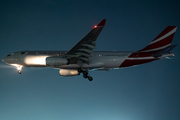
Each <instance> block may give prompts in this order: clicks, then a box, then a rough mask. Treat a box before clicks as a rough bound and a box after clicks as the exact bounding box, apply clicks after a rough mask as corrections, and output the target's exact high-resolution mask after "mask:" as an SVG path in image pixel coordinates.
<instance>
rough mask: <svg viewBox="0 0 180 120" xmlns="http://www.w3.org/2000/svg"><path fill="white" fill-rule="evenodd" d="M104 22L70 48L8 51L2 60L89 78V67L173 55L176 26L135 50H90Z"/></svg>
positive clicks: (102, 67) (130, 63)
mask: <svg viewBox="0 0 180 120" xmlns="http://www.w3.org/2000/svg"><path fill="white" fill-rule="evenodd" d="M105 23H106V19H103V20H102V21H101V22H100V23H99V24H98V25H95V26H94V27H93V29H92V30H91V31H90V32H89V33H88V34H87V35H86V36H85V37H84V38H83V39H82V40H80V41H79V42H78V43H77V44H76V45H75V46H74V47H73V48H72V49H70V50H69V51H19V52H13V53H11V54H8V55H7V56H6V57H5V58H3V59H2V61H3V62H5V63H6V64H9V65H12V66H16V67H17V70H18V73H19V74H21V73H22V68H23V67H48V68H58V69H59V74H60V76H64V77H65V76H76V75H80V74H81V73H82V74H83V77H84V78H88V80H89V81H92V80H93V78H92V77H91V76H90V75H89V71H90V70H93V71H98V70H99V71H100V70H105V71H109V70H112V69H119V68H125V67H130V66H136V65H140V64H143V63H148V62H152V61H155V60H159V59H161V58H170V57H173V56H174V54H173V53H171V50H172V49H173V48H174V47H175V46H176V45H171V42H172V39H173V37H174V34H175V32H176V29H177V26H168V27H166V28H165V29H164V30H163V31H162V32H161V33H160V34H159V35H158V36H157V37H156V38H155V39H154V40H153V41H152V42H150V44H148V45H147V46H146V47H145V48H143V49H140V50H138V51H135V52H131V51H127V52H124V51H123V52H122V51H93V49H94V48H95V47H96V43H95V42H96V39H97V37H98V36H99V34H100V32H101V31H102V29H103V28H104V26H105Z"/></svg>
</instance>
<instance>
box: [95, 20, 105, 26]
mask: <svg viewBox="0 0 180 120" xmlns="http://www.w3.org/2000/svg"><path fill="white" fill-rule="evenodd" d="M105 23H106V19H103V20H102V21H101V22H100V23H99V24H98V25H97V26H104V25H105Z"/></svg>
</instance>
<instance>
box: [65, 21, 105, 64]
mask: <svg viewBox="0 0 180 120" xmlns="http://www.w3.org/2000/svg"><path fill="white" fill-rule="evenodd" d="M105 22H106V19H103V20H102V21H101V22H100V23H99V24H98V25H97V26H94V27H93V29H92V30H91V31H90V32H89V33H88V34H87V35H86V36H85V37H84V38H83V39H82V40H80V41H79V42H78V43H77V44H76V45H75V46H74V47H73V48H72V49H71V50H70V51H68V52H67V53H66V54H65V56H66V57H67V58H69V59H73V58H75V59H78V60H83V61H84V62H89V57H90V55H91V53H92V50H93V49H94V48H95V46H96V44H95V41H96V39H97V37H98V36H99V34H100V32H101V31H102V29H103V27H104V25H105Z"/></svg>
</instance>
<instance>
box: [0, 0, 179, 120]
mask: <svg viewBox="0 0 180 120" xmlns="http://www.w3.org/2000/svg"><path fill="white" fill-rule="evenodd" d="M179 4H180V2H178V0H151V1H144V0H142V1H138V0H136V1H135V0H124V1H121V0H116V1H114V0H108V1H106V0H87V1H86V0H61V1H58V0H57V1H55V0H32V1H29V0H25V1H23V0H22V1H19V0H15V1H14V0H4V1H3V0H1V2H0V58H1V59H2V58H3V57H5V56H6V55H7V54H9V53H11V52H15V51H21V50H69V49H71V48H72V47H73V46H74V45H75V44H76V43H77V42H78V41H79V40H80V39H81V38H83V37H84V36H85V35H86V34H87V33H88V32H89V31H90V30H91V29H92V27H93V26H94V25H96V24H98V23H99V22H100V21H101V20H102V19H107V21H106V26H105V27H104V29H103V31H102V32H101V34H100V36H99V37H98V39H97V46H96V47H97V48H96V49H95V50H96V51H98V50H105V51H106V50H119V51H122V50H126V51H128V50H129V51H136V50H139V49H141V48H143V47H145V46H146V45H147V44H148V43H150V42H151V41H152V40H153V39H154V38H155V37H156V36H157V35H158V34H159V33H160V32H161V31H162V30H163V29H164V28H165V27H166V26H169V25H177V26H179V24H180V7H179ZM179 29H180V28H178V29H177V32H176V34H175V36H174V39H173V44H179V43H180V42H179V40H180V30H179ZM173 53H175V54H176V56H175V58H174V59H171V60H167V59H162V60H158V61H154V62H151V63H147V64H143V65H140V66H137V67H130V68H124V69H119V70H112V71H110V72H106V71H96V72H90V74H91V76H93V78H94V80H93V81H92V82H89V81H88V80H87V79H84V78H83V77H82V75H81V76H75V77H60V76H59V70H58V69H48V68H46V69H42V68H23V74H21V75H19V74H18V73H17V70H16V68H14V67H11V66H9V65H6V64H4V63H3V62H2V61H1V62H0V120H178V119H180V63H179V61H180V50H179V45H178V46H177V47H176V48H175V49H174V50H173Z"/></svg>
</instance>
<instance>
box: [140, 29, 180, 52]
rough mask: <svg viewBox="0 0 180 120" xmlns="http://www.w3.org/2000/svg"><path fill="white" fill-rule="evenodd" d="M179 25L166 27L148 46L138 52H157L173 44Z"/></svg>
mask: <svg viewBox="0 0 180 120" xmlns="http://www.w3.org/2000/svg"><path fill="white" fill-rule="evenodd" d="M176 29H177V26H168V27H166V28H165V29H164V30H163V31H162V32H161V33H160V34H159V35H158V36H157V37H156V38H155V39H154V40H153V41H152V42H151V43H150V44H149V45H148V46H146V47H145V48H143V49H141V50H139V51H138V52H157V51H160V50H162V49H164V48H166V47H168V46H170V45H171V42H172V39H173V37H174V34H175V32H176Z"/></svg>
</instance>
